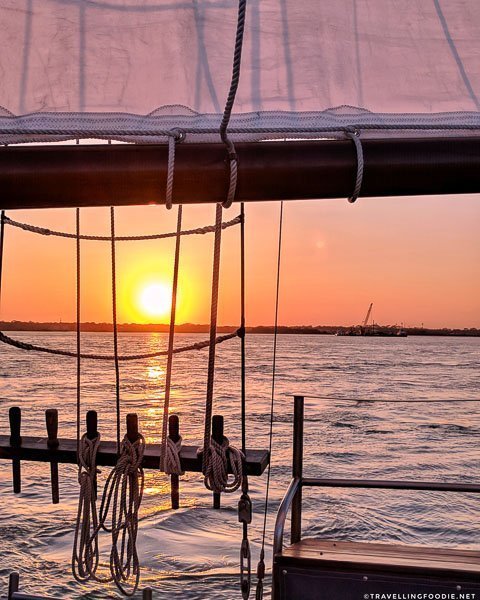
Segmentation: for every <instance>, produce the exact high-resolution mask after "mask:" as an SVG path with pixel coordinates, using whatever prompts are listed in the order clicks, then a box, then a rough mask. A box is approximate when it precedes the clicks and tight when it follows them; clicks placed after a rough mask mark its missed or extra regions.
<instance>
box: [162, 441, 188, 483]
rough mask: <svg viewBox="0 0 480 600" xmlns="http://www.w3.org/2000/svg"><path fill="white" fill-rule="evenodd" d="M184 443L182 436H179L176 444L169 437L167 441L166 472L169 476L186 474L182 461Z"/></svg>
mask: <svg viewBox="0 0 480 600" xmlns="http://www.w3.org/2000/svg"><path fill="white" fill-rule="evenodd" d="M182 441H183V439H182V436H178V440H177V441H176V442H174V441H173V440H172V438H171V437H167V439H166V448H165V457H164V471H165V473H166V474H167V475H183V474H184V473H185V471H183V469H182V463H181V460H180V450H181V449H182Z"/></svg>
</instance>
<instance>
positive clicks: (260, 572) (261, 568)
mask: <svg viewBox="0 0 480 600" xmlns="http://www.w3.org/2000/svg"><path fill="white" fill-rule="evenodd" d="M282 231H283V202H281V203H280V217H279V225H278V255H277V285H276V290H275V328H274V334H273V359H272V394H271V401H270V430H269V444H268V453H269V457H270V460H269V461H268V469H267V488H266V491H265V509H264V512H263V530H262V547H261V550H260V560H259V562H258V565H257V590H256V594H255V598H256V600H262V598H263V580H264V578H265V536H266V532H267V515H268V500H269V493H270V478H271V472H272V446H273V417H274V409H275V376H276V366H277V335H278V306H279V296H280V267H281V257H282Z"/></svg>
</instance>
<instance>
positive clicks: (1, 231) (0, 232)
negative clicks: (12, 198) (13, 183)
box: [0, 210, 7, 306]
mask: <svg viewBox="0 0 480 600" xmlns="http://www.w3.org/2000/svg"><path fill="white" fill-rule="evenodd" d="M6 218H7V217H6V215H5V211H4V210H2V212H1V213H0V306H1V299H2V279H3V245H4V244H3V242H4V240H5V221H6Z"/></svg>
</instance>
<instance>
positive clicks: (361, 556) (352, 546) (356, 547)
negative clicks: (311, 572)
mask: <svg viewBox="0 0 480 600" xmlns="http://www.w3.org/2000/svg"><path fill="white" fill-rule="evenodd" d="M276 560H277V562H278V564H282V565H284V564H287V563H288V564H292V565H293V564H296V563H298V564H300V563H301V564H303V565H305V564H307V563H309V564H313V563H315V564H317V566H318V567H319V568H327V567H333V566H336V567H339V566H340V565H344V566H345V567H347V568H348V569H351V568H353V567H355V569H358V568H360V569H362V570H364V569H366V568H374V569H375V570H379V569H382V570H383V569H385V570H388V571H394V570H402V571H405V570H408V571H421V572H423V573H425V572H427V571H428V572H442V573H444V574H445V575H446V574H453V573H454V574H455V575H456V576H458V575H459V574H460V573H464V574H470V575H479V576H480V551H478V552H477V551H474V550H462V549H458V548H451V549H450V548H431V547H426V546H425V547H422V546H403V545H395V544H393V545H392V544H381V543H369V542H333V541H328V540H323V539H322V540H320V539H303V540H301V541H300V542H297V543H296V544H292V545H291V546H289V547H288V548H285V549H284V550H283V552H282V554H281V555H278V556H277V558H276Z"/></svg>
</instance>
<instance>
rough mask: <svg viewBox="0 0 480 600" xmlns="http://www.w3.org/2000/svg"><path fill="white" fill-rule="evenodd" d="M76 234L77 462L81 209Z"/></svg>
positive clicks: (79, 373)
mask: <svg viewBox="0 0 480 600" xmlns="http://www.w3.org/2000/svg"><path fill="white" fill-rule="evenodd" d="M75 233H76V296H77V298H76V300H77V314H76V319H77V462H79V457H78V453H79V450H80V419H81V406H80V402H81V357H80V352H81V338H80V209H79V208H77V209H76V211H75Z"/></svg>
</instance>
